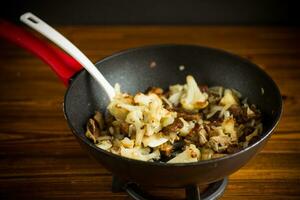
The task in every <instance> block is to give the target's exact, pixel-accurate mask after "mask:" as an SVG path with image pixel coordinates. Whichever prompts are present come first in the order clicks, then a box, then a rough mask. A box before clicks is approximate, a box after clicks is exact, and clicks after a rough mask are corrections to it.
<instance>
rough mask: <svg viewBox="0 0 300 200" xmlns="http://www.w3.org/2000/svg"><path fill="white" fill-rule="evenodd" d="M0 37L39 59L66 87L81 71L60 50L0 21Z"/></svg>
mask: <svg viewBox="0 0 300 200" xmlns="http://www.w3.org/2000/svg"><path fill="white" fill-rule="evenodd" d="M0 37H3V38H5V39H7V40H9V41H11V42H13V43H15V44H17V45H19V46H20V47H22V48H24V49H26V50H28V51H29V52H31V53H32V54H34V55H36V56H37V57H39V58H40V59H41V60H43V61H44V62H45V63H46V64H48V65H49V66H50V67H51V69H52V70H53V71H54V72H55V73H56V75H57V76H58V77H59V78H60V79H61V80H62V81H63V83H64V84H65V85H66V86H67V85H68V84H69V80H70V78H71V77H72V76H73V75H74V74H75V73H76V72H78V71H80V70H81V69H82V66H81V65H80V64H79V63H78V62H77V61H76V60H75V59H74V58H72V57H71V56H69V55H68V54H66V53H65V52H64V51H62V50H61V49H58V48H55V47H53V46H51V45H49V44H48V43H47V42H45V41H43V40H41V39H39V38H37V37H36V36H34V35H33V34H31V33H30V32H28V31H26V30H23V29H22V28H20V27H17V26H16V25H14V24H12V23H10V22H7V21H5V20H2V19H0Z"/></svg>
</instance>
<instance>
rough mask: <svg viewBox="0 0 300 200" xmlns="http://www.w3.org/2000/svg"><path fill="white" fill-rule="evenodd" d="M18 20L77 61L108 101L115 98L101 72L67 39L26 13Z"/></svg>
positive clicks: (112, 90)
mask: <svg viewBox="0 0 300 200" xmlns="http://www.w3.org/2000/svg"><path fill="white" fill-rule="evenodd" d="M20 20H21V21H22V22H23V23H25V24H27V25H28V26H30V27H31V28H32V29H34V30H36V31H38V32H39V33H41V34H42V35H43V36H45V37H46V38H48V39H49V40H51V41H52V42H54V43H55V44H56V45H58V46H59V47H60V48H62V49H63V50H64V51H66V52H67V53H68V54H70V55H71V56H72V57H73V58H74V59H75V60H77V61H78V62H79V63H80V64H81V65H82V66H83V67H84V68H85V69H86V70H87V71H88V72H89V73H90V74H91V75H92V77H93V78H94V79H95V80H96V81H97V82H98V83H99V84H100V85H101V86H102V87H103V88H104V89H105V91H106V93H107V95H108V96H109V98H110V99H112V98H113V97H114V96H115V91H114V88H113V87H112V86H111V85H110V83H109V82H108V81H107V80H106V79H105V77H104V76H103V75H102V74H101V72H100V71H99V70H98V69H97V68H96V67H95V65H94V64H93V63H92V62H91V61H90V60H89V59H88V58H87V57H86V56H85V55H84V54H83V53H82V52H81V51H80V50H79V49H78V48H77V47H76V46H75V45H74V44H72V43H71V42H70V41H69V40H68V39H66V38H65V37H64V36H63V35H61V34H60V33H59V32H57V31H56V30H55V29H54V28H52V27H51V26H49V25H48V24H47V23H46V22H44V21H43V20H41V19H40V18H38V17H37V16H35V15H34V14H32V13H30V12H28V13H25V14H23V15H21V17H20Z"/></svg>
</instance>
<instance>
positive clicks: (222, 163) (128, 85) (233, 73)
mask: <svg viewBox="0 0 300 200" xmlns="http://www.w3.org/2000/svg"><path fill="white" fill-rule="evenodd" d="M0 24H1V25H0V35H1V36H2V37H4V38H6V39H8V40H10V41H12V42H14V43H16V44H18V45H19V46H21V47H23V48H26V49H28V50H29V51H31V52H32V53H33V54H35V55H37V56H38V57H40V58H41V59H42V60H44V61H45V62H46V63H47V64H48V65H50V66H51V68H52V69H53V71H54V72H55V73H56V74H57V75H58V76H59V77H60V79H61V80H62V81H63V83H65V84H66V85H67V86H68V89H67V91H66V94H65V99H64V114H65V117H66V119H67V122H68V124H69V126H70V128H71V130H72V132H73V134H74V136H75V137H76V139H77V140H78V142H79V143H80V145H81V146H82V147H83V148H84V149H85V150H86V151H87V152H88V153H89V154H91V155H92V156H93V157H94V158H95V159H96V160H97V161H99V162H100V163H101V164H102V165H103V166H104V167H105V168H107V169H108V170H109V171H111V172H112V173H113V174H114V175H115V176H116V177H119V179H121V180H126V181H130V182H136V183H139V184H143V185H152V186H168V187H185V186H191V187H189V188H192V189H190V191H191V192H190V193H191V195H190V196H189V197H188V198H191V196H193V198H195V199H200V196H199V194H198V191H197V187H196V185H197V184H209V183H213V182H216V181H218V180H221V179H223V178H224V177H227V176H229V175H230V174H232V173H233V172H235V171H237V170H238V169H239V168H241V167H242V166H244V165H245V164H246V163H247V162H248V161H249V160H250V159H251V158H252V157H253V156H254V155H255V154H257V153H258V152H259V151H260V150H261V148H262V147H263V146H264V145H265V144H266V142H267V141H268V139H269V138H270V136H271V134H272V131H273V130H274V128H275V126H276V125H277V124H278V121H279V119H280V116H281V113H282V99H281V95H280V92H279V89H278V87H277V86H276V84H275V83H274V81H273V80H272V79H271V78H270V77H269V76H268V75H267V74H266V73H265V72H264V71H263V70H261V69H260V68H259V67H258V66H257V65H255V64H253V63H251V62H249V61H247V60H245V59H243V58H241V57H238V56H236V55H233V54H231V53H227V52H225V51H222V50H218V49H213V48H208V47H203V46H195V45H177V44H166V45H155V46H146V47H140V48H135V49H129V50H125V51H121V52H119V53H116V54H114V55H112V56H109V57H106V58H104V59H102V60H100V61H98V62H97V63H96V64H95V65H96V66H97V68H98V69H99V70H100V71H101V73H102V74H103V75H104V76H105V77H106V78H107V80H108V81H109V82H110V83H111V84H112V85H114V84H115V83H119V84H120V85H121V86H122V91H126V92H129V93H132V94H134V93H136V92H138V91H145V89H147V88H148V87H149V86H159V87H162V88H168V86H169V85H172V84H177V83H181V84H182V83H184V82H185V77H186V76H187V75H189V74H191V75H193V76H194V77H195V79H196V80H197V82H198V83H199V84H205V85H208V86H217V85H221V86H224V87H227V88H235V89H237V90H238V91H240V92H241V93H242V94H243V95H244V96H245V97H248V100H249V102H251V103H253V104H256V105H258V107H259V109H261V111H262V113H263V124H264V130H263V133H262V135H261V137H260V139H259V140H258V141H257V142H255V143H254V144H252V145H251V146H249V147H247V148H245V149H243V150H242V151H240V152H237V153H235V154H231V155H228V156H226V157H222V158H217V159H212V160H206V161H199V162H194V163H177V164H169V163H160V162H144V161H139V160H132V159H128V158H125V157H120V156H117V155H114V154H112V153H110V152H107V151H105V150H102V149H100V148H97V147H96V146H95V145H94V144H93V143H92V142H91V141H89V140H88V139H87V138H86V137H85V127H86V123H87V120H88V119H89V118H90V117H91V116H92V115H93V114H94V112H95V111H97V110H98V111H101V112H105V110H106V106H107V105H108V103H109V99H108V97H107V96H106V93H105V91H104V90H103V89H102V88H101V87H100V86H99V85H98V84H97V83H96V81H94V80H93V78H91V76H90V75H89V74H88V73H87V72H86V71H85V70H82V69H81V67H80V65H79V64H78V63H77V62H76V61H74V60H73V59H72V58H71V57H70V56H68V55H66V54H65V53H64V52H63V51H61V50H59V49H57V48H55V47H53V46H50V45H49V44H46V43H45V42H44V41H42V40H40V39H38V38H36V37H35V36H33V35H32V34H31V33H28V32H27V31H25V30H22V29H21V28H19V27H16V26H15V25H12V24H10V23H8V22H4V21H1V23H0ZM99 45H100V44H99ZM152 62H155V63H156V66H155V67H153V65H151V64H150V63H152ZM181 65H184V66H185V69H184V70H179V66H181ZM130 189H132V188H130V186H128V187H127V188H126V190H127V192H129V194H130V195H131V196H133V197H134V198H137V197H136V196H138V195H137V194H132V193H130V192H132V190H130Z"/></svg>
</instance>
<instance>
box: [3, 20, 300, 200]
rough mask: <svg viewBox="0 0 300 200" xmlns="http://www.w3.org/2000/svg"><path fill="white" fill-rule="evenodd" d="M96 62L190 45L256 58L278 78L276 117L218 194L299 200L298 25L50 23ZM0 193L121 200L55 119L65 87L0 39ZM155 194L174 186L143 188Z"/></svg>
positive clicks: (177, 194) (169, 195)
mask: <svg viewBox="0 0 300 200" xmlns="http://www.w3.org/2000/svg"><path fill="white" fill-rule="evenodd" d="M58 28H59V30H60V31H61V32H62V33H63V34H64V35H66V36H67V37H68V38H69V39H70V40H71V41H72V42H74V43H75V44H76V45H77V46H78V47H79V48H80V49H81V50H82V51H83V52H85V53H86V54H87V55H88V57H90V58H91V59H92V60H93V61H97V60H99V59H101V58H103V57H105V56H107V55H110V54H113V53H114V52H117V51H120V50H122V49H126V48H131V47H137V46H141V45H149V44H159V43H183V44H199V45H205V46H210V47H217V48H221V49H225V50H227V51H230V52H233V53H235V54H238V55H241V56H243V57H246V58H248V59H250V60H252V61H253V62H254V63H257V64H258V65H260V66H261V67H262V68H263V69H264V70H266V71H267V73H268V74H269V75H270V76H271V77H272V78H273V79H274V80H275V82H276V83H277V84H278V85H279V87H280V90H281V93H282V95H283V97H284V114H283V116H282V119H281V121H280V124H279V126H278V127H277V129H276V131H275V133H274V134H273V136H272V138H271V139H270V141H269V142H268V144H267V145H266V146H265V148H264V149H263V151H262V152H260V153H259V154H258V155H257V156H256V157H255V158H254V159H252V160H251V161H250V162H249V163H248V164H247V165H246V166H244V167H243V168H242V169H240V170H239V171H237V172H236V173H234V174H232V175H231V176H230V177H229V185H228V187H227V190H226V192H225V194H224V196H223V198H222V199H272V200H274V199H300V100H299V97H300V29H299V28H288V27H285V28H284V27H275V28H274V27H227V26H226V27H214V26H208V27H205V26H204V27H202V26H182V27H173V26H162V27H161V26H102V27H101V26H91V27H80V26H78V27H58ZM0 69H1V72H0V94H1V95H0V158H1V159H0V199H3V200H4V199H72V200H74V199H85V200H89V199H97V200H98V199H129V198H128V197H127V195H126V194H124V193H112V192H111V190H110V188H111V180H112V177H111V174H110V173H109V172H108V171H107V170H105V169H104V168H103V167H102V166H101V165H100V164H98V163H96V161H94V160H92V159H90V158H89V157H88V156H87V154H86V153H85V152H84V151H83V150H82V149H81V148H80V147H79V145H78V143H77V142H76V141H75V138H74V137H73V135H72V134H71V132H70V130H69V128H68V126H67V123H66V121H65V119H64V116H63V111H62V103H63V97H64V92H65V89H66V88H65V87H64V86H63V85H62V84H61V82H59V81H58V79H57V77H56V76H55V75H54V74H53V73H52V72H51V70H50V69H49V68H48V67H47V66H46V65H45V64H44V63H43V62H41V61H40V60H38V59H36V58H35V57H33V56H32V55H31V54H29V53H27V52H25V51H24V50H21V49H19V48H18V47H16V46H14V45H11V44H9V43H7V42H4V41H0ZM150 190H151V193H153V194H156V195H159V196H162V197H164V198H165V199H182V198H184V190H183V189H159V188H157V189H155V188H153V189H150Z"/></svg>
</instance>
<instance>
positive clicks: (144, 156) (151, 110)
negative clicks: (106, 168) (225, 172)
mask: <svg viewBox="0 0 300 200" xmlns="http://www.w3.org/2000/svg"><path fill="white" fill-rule="evenodd" d="M115 90H116V96H115V98H114V99H113V100H112V101H111V102H110V104H109V105H108V107H107V109H108V111H109V114H108V116H106V117H104V115H103V114H102V113H100V112H96V113H95V115H94V116H93V117H92V118H90V119H89V120H88V123H87V130H86V136H87V137H88V138H89V139H90V140H92V141H93V142H94V143H95V145H96V146H97V147H99V148H101V149H104V150H106V151H110V152H112V153H114V154H117V155H120V156H124V157H127V158H131V159H137V160H143V161H157V162H167V163H186V162H196V161H200V160H208V159H213V158H219V157H223V156H226V155H228V154H232V153H235V152H238V151H240V150H242V149H243V148H246V147H248V146H249V145H250V144H251V143H253V142H255V141H256V140H257V139H258V138H259V136H260V134H261V132H262V129H263V125H262V122H261V120H262V118H261V112H260V110H259V109H258V108H257V107H256V106H255V105H253V104H252V105H250V104H248V102H247V98H244V97H242V95H241V94H240V93H239V92H238V91H236V90H234V89H229V88H224V87H222V86H218V87H210V88H209V87H207V86H198V84H197V83H196V81H195V79H194V78H193V77H192V76H187V78H186V84H184V85H179V84H177V85H172V86H170V87H169V89H168V90H166V91H164V90H163V89H162V88H157V87H152V88H149V89H148V90H147V91H146V92H145V93H137V94H136V95H134V96H132V95H130V94H127V93H122V92H121V91H120V86H119V85H116V87H115Z"/></svg>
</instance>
